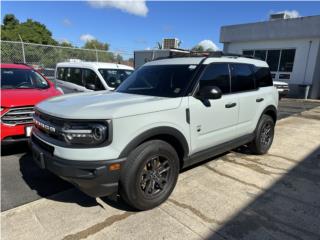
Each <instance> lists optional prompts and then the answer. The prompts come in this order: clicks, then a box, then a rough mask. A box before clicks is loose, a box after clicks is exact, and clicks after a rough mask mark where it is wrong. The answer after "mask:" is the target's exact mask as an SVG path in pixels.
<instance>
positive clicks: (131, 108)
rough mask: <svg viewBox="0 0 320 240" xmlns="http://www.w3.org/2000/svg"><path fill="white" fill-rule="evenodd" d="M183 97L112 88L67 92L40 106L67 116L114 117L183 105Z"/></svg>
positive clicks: (59, 115)
mask: <svg viewBox="0 0 320 240" xmlns="http://www.w3.org/2000/svg"><path fill="white" fill-rule="evenodd" d="M180 102H181V98H164V97H154V96H145V95H135V94H126V93H118V92H110V91H100V92H89V93H75V94H67V95H63V96H60V97H57V98H54V99H50V100H48V101H44V102H41V103H40V104H39V105H37V106H36V109H38V110H39V111H41V112H43V113H46V114H49V115H52V116H55V117H60V118H66V119H114V118H121V117H126V116H132V115H139V114H144V113H151V112H157V111H163V110H169V109H174V108H177V107H179V105H180Z"/></svg>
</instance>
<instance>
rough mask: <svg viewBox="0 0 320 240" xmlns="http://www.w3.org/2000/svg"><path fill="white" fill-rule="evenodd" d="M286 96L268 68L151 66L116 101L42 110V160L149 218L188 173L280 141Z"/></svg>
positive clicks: (99, 96) (227, 62) (202, 60)
mask: <svg viewBox="0 0 320 240" xmlns="http://www.w3.org/2000/svg"><path fill="white" fill-rule="evenodd" d="M277 105H278V92H277V90H276V88H275V87H273V83H272V78H271V75H270V71H269V68H268V65H267V63H266V62H264V61H260V60H256V59H250V58H244V57H241V56H226V55H221V56H218V57H217V56H215V57H185V58H170V59H161V60H155V61H152V62H148V63H146V64H144V65H143V66H142V67H140V68H139V69H138V70H136V71H135V72H134V73H133V74H132V75H130V76H129V77H128V79H127V80H126V81H124V82H123V83H122V84H121V85H120V86H119V87H118V88H117V90H116V91H115V92H107V91H105V92H90V93H80V94H76V95H65V96H61V97H58V98H54V99H51V100H48V101H45V102H42V103H40V104H38V105H37V106H36V111H35V115H34V123H35V127H34V128H33V132H32V138H31V145H32V149H33V156H34V160H35V161H36V162H37V163H38V165H39V166H40V167H41V168H45V169H48V170H50V171H52V172H53V173H55V174H56V175H58V176H60V177H61V178H63V179H66V180H67V181H69V182H71V183H73V184H74V185H75V186H76V187H78V188H79V189H80V190H82V191H83V192H85V193H86V194H88V195H90V196H93V197H99V196H106V195H110V194H113V193H117V192H118V193H120V196H121V197H123V199H124V200H125V201H126V202H127V203H128V204H129V205H131V206H133V207H135V208H137V209H140V210H146V209H150V208H153V207H156V206H158V205H160V204H161V203H162V202H164V201H165V200H166V199H167V198H168V197H169V195H170V194H171V192H172V190H173V189H174V187H175V184H176V182H177V178H178V174H179V171H180V170H181V169H182V168H185V167H187V166H190V165H192V164H194V163H197V162H200V161H202V160H206V159H209V158H211V157H213V156H215V155H217V154H221V153H223V152H226V151H228V150H231V149H234V148H237V147H239V146H241V145H247V146H248V147H249V149H251V150H252V152H253V153H255V154H264V153H266V152H267V151H268V149H269V148H270V146H271V143H272V141H273V136H274V126H275V123H276V119H277Z"/></svg>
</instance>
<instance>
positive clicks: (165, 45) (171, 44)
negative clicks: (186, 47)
mask: <svg viewBox="0 0 320 240" xmlns="http://www.w3.org/2000/svg"><path fill="white" fill-rule="evenodd" d="M179 43H180V41H179V39H178V38H164V39H163V40H162V49H171V48H178V47H179Z"/></svg>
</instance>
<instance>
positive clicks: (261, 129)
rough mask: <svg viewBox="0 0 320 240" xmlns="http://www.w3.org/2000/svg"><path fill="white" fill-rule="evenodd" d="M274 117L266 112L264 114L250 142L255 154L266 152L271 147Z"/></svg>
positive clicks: (250, 147) (251, 149)
mask: <svg viewBox="0 0 320 240" xmlns="http://www.w3.org/2000/svg"><path fill="white" fill-rule="evenodd" d="M274 126H275V123H274V121H273V119H272V118H271V117H270V116H269V115H266V114H263V115H262V116H261V118H260V120H259V123H258V126H257V128H256V131H255V137H254V139H253V141H252V142H251V143H250V144H249V149H250V151H251V152H252V153H253V154H258V155H262V154H266V153H267V152H268V150H269V149H270V147H271V144H272V142H273V137H274Z"/></svg>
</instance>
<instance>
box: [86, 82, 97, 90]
mask: <svg viewBox="0 0 320 240" xmlns="http://www.w3.org/2000/svg"><path fill="white" fill-rule="evenodd" d="M86 88H87V89H90V90H93V91H95V90H96V85H94V84H92V83H87V84H86Z"/></svg>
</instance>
